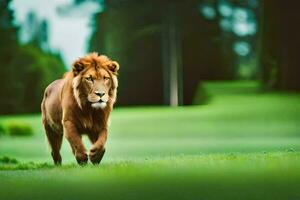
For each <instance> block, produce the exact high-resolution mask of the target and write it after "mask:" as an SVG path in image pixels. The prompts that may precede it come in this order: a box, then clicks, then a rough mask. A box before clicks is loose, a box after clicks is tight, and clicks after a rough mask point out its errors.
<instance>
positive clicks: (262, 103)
mask: <svg viewBox="0 0 300 200" xmlns="http://www.w3.org/2000/svg"><path fill="white" fill-rule="evenodd" d="M204 87H206V89H207V90H208V91H210V93H209V94H210V95H211V98H210V103H209V104H207V105H201V106H185V107H178V108H169V107H139V108H116V109H115V110H114V112H113V115H112V125H111V127H110V133H109V140H108V143H107V147H106V148H107V152H106V154H105V156H104V159H103V162H102V163H101V165H100V166H93V165H92V164H90V163H89V164H88V165H87V166H85V167H80V166H78V165H77V164H76V162H75V159H74V156H73V155H72V153H71V150H70V147H69V145H68V143H67V142H66V141H64V144H63V148H62V157H63V165H62V166H60V167H56V166H54V165H53V164H52V160H51V156H50V153H49V150H48V149H47V143H46V141H45V138H44V133H43V129H42V126H41V118H40V115H39V114H35V115H23V116H3V117H0V123H1V124H3V125H4V126H5V125H7V124H10V123H12V122H22V123H27V124H29V125H30V126H31V127H32V128H33V130H34V135H33V136H30V137H22V138H20V137H8V136H5V137H0V199H46V200H47V199H86V198H89V199H93V198H95V199H216V200H217V199H218V200H219V199H272V200H274V199H280V200H281V199H289V200H290V199H292V200H293V199H295V200H296V199H299V197H300V193H299V192H298V190H299V186H300V171H299V168H300V154H299V150H300V137H299V136H300V135H299V133H300V123H299V119H300V104H299V102H300V95H299V94H285V93H273V94H270V93H269V94H264V93H257V91H256V85H255V84H254V83H250V84H249V83H242V84H238V83H232V84H230V83H214V84H207V85H205V86H204ZM85 142H86V144H87V147H89V146H90V145H89V143H88V142H87V141H85ZM3 156H7V157H3ZM1 158H2V159H1ZM16 188H17V189H16ZM3 191H5V192H3Z"/></svg>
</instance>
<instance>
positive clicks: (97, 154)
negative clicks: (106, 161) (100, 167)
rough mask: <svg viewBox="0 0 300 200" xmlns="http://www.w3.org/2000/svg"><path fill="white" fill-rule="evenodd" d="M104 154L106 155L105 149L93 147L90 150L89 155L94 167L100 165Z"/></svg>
mask: <svg viewBox="0 0 300 200" xmlns="http://www.w3.org/2000/svg"><path fill="white" fill-rule="evenodd" d="M104 153H105V148H98V147H93V148H92V149H91V150H90V154H89V157H90V161H91V162H92V163H93V164H94V165H96V164H99V163H100V161H101V160H102V158H103V155H104Z"/></svg>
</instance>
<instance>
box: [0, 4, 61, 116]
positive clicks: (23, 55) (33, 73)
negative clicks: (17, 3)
mask: <svg viewBox="0 0 300 200" xmlns="http://www.w3.org/2000/svg"><path fill="white" fill-rule="evenodd" d="M10 2H11V0H4V1H0V29H1V31H0V44H1V45H0V66H1V67H0V74H1V79H0V94H1V97H0V114H11V113H20V112H23V113H24V112H39V111H40V102H41V99H42V95H43V90H44V89H45V87H46V86H47V84H49V83H50V82H51V81H53V80H54V79H57V78H59V77H61V76H62V74H63V72H64V71H65V68H64V65H63V62H62V59H61V58H60V56H59V54H53V53H44V52H43V51H42V50H41V49H40V48H39V47H38V46H37V45H36V44H27V45H25V46H20V45H19V44H18V40H17V28H16V27H15V26H14V25H13V23H12V21H13V11H12V10H11V9H9V3H10Z"/></svg>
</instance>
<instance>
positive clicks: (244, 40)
mask: <svg viewBox="0 0 300 200" xmlns="http://www.w3.org/2000/svg"><path fill="white" fill-rule="evenodd" d="M11 1H12V0H3V1H0V44H1V45H0V66H1V67H0V74H1V79H0V85H1V87H0V92H1V99H0V113H1V114H8V113H26V112H39V109H40V108H39V106H40V101H41V99H42V95H43V90H44V88H45V87H46V85H47V84H49V83H50V82H51V81H52V80H54V79H57V78H59V77H61V75H62V74H63V72H64V71H65V66H64V63H63V61H62V58H61V56H60V54H59V53H58V52H53V51H52V50H50V49H46V50H45V48H43V47H44V46H45V45H41V41H40V39H41V38H47V35H45V34H47V23H46V22H45V21H43V22H41V26H40V29H41V30H40V31H38V32H37V33H36V34H35V35H34V36H33V37H32V38H31V39H30V40H29V41H28V42H27V43H25V44H24V43H20V41H19V39H18V32H19V28H18V26H16V25H15V24H14V11H13V10H12V9H11V7H10V6H9V4H10V3H11ZM83 2H85V1H84V0H82V1H74V4H81V3H83ZM99 3H102V4H104V10H103V11H102V10H101V11H100V12H99V13H97V14H96V15H95V16H94V18H93V19H91V20H92V22H93V23H91V28H92V30H93V33H92V35H91V38H90V39H89V42H88V45H87V46H88V49H87V51H97V52H100V53H101V54H107V55H108V56H109V57H111V58H113V59H115V60H118V61H119V62H120V64H121V67H122V70H121V71H120V76H119V79H120V88H119V95H118V105H121V106H122V105H126V106H127V105H189V104H193V100H194V96H195V93H196V91H197V90H199V87H201V82H203V81H207V80H254V81H258V82H260V85H261V91H270V90H285V91H299V90H300V80H299V78H298V74H300V71H299V70H300V68H299V62H300V58H299V56H298V46H300V39H299V37H298V35H299V33H300V28H299V26H297V24H298V23H299V22H300V14H299V12H297V10H296V9H297V7H298V5H299V3H298V2H297V1H284V2H283V1H280V0H272V1H267V0H262V1H258V0H246V1H241V0H187V1H179V0H164V1H158V0H154V1H151V0H122V1H121V0H106V1H99ZM41 34H44V35H41ZM44 43H45V41H44ZM137 93H139V95H138V96H137V95H136V94H137ZM149 94H151V96H149Z"/></svg>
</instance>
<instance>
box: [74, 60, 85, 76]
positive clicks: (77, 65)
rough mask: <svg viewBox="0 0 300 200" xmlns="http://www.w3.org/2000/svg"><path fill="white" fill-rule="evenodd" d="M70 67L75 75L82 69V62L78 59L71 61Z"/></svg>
mask: <svg viewBox="0 0 300 200" xmlns="http://www.w3.org/2000/svg"><path fill="white" fill-rule="evenodd" d="M72 69H73V73H74V75H75V76H77V75H78V74H79V73H80V72H81V71H82V70H83V69H84V64H83V63H82V62H81V61H80V60H78V61H75V62H74V63H73V66H72Z"/></svg>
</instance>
